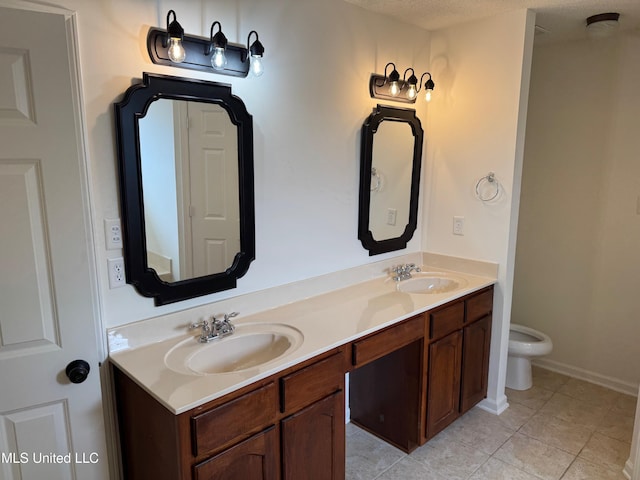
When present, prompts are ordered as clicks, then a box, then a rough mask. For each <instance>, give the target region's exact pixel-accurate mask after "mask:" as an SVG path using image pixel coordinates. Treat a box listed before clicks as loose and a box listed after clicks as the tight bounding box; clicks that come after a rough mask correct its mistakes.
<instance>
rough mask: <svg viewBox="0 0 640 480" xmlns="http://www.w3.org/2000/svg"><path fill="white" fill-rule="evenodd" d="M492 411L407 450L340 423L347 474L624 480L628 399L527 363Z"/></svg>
mask: <svg viewBox="0 0 640 480" xmlns="http://www.w3.org/2000/svg"><path fill="white" fill-rule="evenodd" d="M507 397H508V399H509V405H510V407H509V408H508V409H507V410H506V411H505V412H504V413H503V414H502V415H499V416H496V415H492V414H490V413H488V412H485V411H483V410H480V409H479V408H477V407H476V408H473V409H471V410H470V411H469V412H468V413H466V414H465V415H464V416H463V417H461V418H459V419H458V420H457V421H456V422H454V423H453V424H452V425H450V426H449V427H448V428H447V429H446V430H444V431H443V432H441V433H440V434H438V435H437V436H436V437H434V438H433V439H432V440H431V441H429V442H427V443H426V444H425V445H423V446H422V447H420V448H418V449H416V450H415V451H414V452H413V453H411V454H410V455H407V454H405V453H403V452H402V451H400V450H398V449H396V448H394V447H392V446H390V445H388V444H387V443H385V442H383V441H381V440H379V439H378V438H376V437H374V436H373V435H370V434H369V433H367V432H365V431H363V430H361V429H359V428H357V427H355V426H354V425H351V424H349V425H347V480H373V479H376V480H412V479H420V480H423V479H429V480H488V479H491V480H494V479H495V480H540V479H542V480H560V479H562V480H624V479H625V478H626V477H625V476H624V475H623V473H622V468H623V467H624V464H625V462H626V461H627V458H628V457H629V450H630V448H631V436H632V432H633V417H634V414H635V408H636V398H635V397H631V396H628V395H624V394H621V393H618V392H614V391H612V390H609V389H606V388H603V387H600V386H598V385H594V384H591V383H587V382H584V381H581V380H577V379H574V378H570V377H567V376H564V375H560V374H557V373H554V372H551V371H549V370H544V369H541V368H535V367H534V386H533V387H532V388H531V389H530V390H527V391H524V392H519V391H515V390H509V389H507Z"/></svg>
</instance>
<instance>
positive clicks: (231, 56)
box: [147, 28, 250, 77]
mask: <svg viewBox="0 0 640 480" xmlns="http://www.w3.org/2000/svg"><path fill="white" fill-rule="evenodd" d="M166 39H167V30H164V29H161V28H150V29H149V33H148V34H147V50H148V51H149V57H151V61H152V62H153V63H155V64H158V65H169V66H172V67H180V68H188V69H190V70H199V71H203V72H209V73H217V74H220V75H230V76H233V77H246V76H247V75H248V74H249V65H250V62H249V61H248V59H247V49H246V47H245V46H244V45H236V44H233V43H228V44H227V47H226V49H225V56H226V57H227V64H226V66H225V68H224V70H214V68H213V67H212V66H211V53H209V54H205V52H207V51H209V50H210V47H211V39H210V38H204V37H198V36H195V35H187V34H185V35H184V39H183V40H182V46H183V47H184V49H185V52H186V57H185V59H184V61H183V62H181V63H175V62H172V61H171V60H170V59H169V53H168V51H169V46H168V45H167V42H166Z"/></svg>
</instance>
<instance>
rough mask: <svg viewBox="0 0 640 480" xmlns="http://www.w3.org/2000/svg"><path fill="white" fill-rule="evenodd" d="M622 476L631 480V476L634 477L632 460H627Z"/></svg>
mask: <svg viewBox="0 0 640 480" xmlns="http://www.w3.org/2000/svg"><path fill="white" fill-rule="evenodd" d="M622 474H623V475H624V476H625V477H627V479H629V480H631V475H633V463H631V459H629V460H627V462H626V463H625V464H624V468H623V469H622Z"/></svg>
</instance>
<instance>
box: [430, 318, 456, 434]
mask: <svg viewBox="0 0 640 480" xmlns="http://www.w3.org/2000/svg"><path fill="white" fill-rule="evenodd" d="M428 355H429V374H428V376H427V378H428V381H427V382H428V385H427V438H431V437H433V436H434V435H435V434H436V433H438V432H440V431H441V430H443V429H444V428H445V427H446V426H448V425H449V424H450V423H451V422H453V421H454V420H455V419H456V418H458V416H459V411H460V375H461V365H462V333H461V332H460V331H456V332H453V333H450V334H449V335H447V336H446V337H444V338H441V339H440V340H437V341H435V342H433V343H431V344H430V345H429V353H428Z"/></svg>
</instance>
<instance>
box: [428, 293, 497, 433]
mask: <svg viewBox="0 0 640 480" xmlns="http://www.w3.org/2000/svg"><path fill="white" fill-rule="evenodd" d="M492 307H493V287H489V288H487V289H484V290H481V291H480V292H476V293H473V294H471V295H468V296H466V297H464V298H462V299H460V300H458V301H456V302H452V303H451V304H448V305H446V306H444V307H442V308H439V309H437V310H435V311H434V312H431V313H430V320H431V328H430V329H429V337H430V339H431V343H430V344H429V346H428V354H427V357H428V358H427V364H428V374H427V404H426V409H427V413H426V425H425V440H428V439H430V438H432V437H433V436H435V435H436V434H437V433H438V432H440V431H442V430H443V429H444V428H445V427H447V426H448V425H450V424H451V423H452V422H453V421H454V420H456V419H457V418H458V417H460V415H462V414H463V413H465V412H466V411H468V410H469V409H470V408H471V407H473V406H474V405H476V404H477V403H478V402H479V401H481V400H482V399H483V398H485V397H486V395H487V378H488V373H489V348H490V344H491V312H492ZM434 324H436V325H437V328H434Z"/></svg>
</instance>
